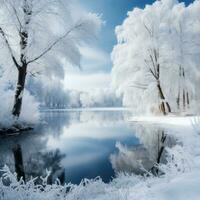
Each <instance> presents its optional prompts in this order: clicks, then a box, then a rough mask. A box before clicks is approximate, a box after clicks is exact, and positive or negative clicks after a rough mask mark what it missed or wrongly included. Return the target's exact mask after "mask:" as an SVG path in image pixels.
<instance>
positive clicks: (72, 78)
mask: <svg viewBox="0 0 200 200" xmlns="http://www.w3.org/2000/svg"><path fill="white" fill-rule="evenodd" d="M110 82H111V77H110V74H106V73H95V74H81V73H77V74H74V73H72V74H68V75H67V76H66V77H65V80H64V85H65V87H66V88H67V89H73V90H79V91H91V90H92V89H103V88H107V87H109V86H110Z"/></svg>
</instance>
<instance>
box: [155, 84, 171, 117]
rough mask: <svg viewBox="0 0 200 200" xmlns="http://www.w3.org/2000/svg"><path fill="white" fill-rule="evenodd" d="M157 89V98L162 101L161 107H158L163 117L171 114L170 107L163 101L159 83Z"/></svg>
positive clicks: (163, 97)
mask: <svg viewBox="0 0 200 200" xmlns="http://www.w3.org/2000/svg"><path fill="white" fill-rule="evenodd" d="M157 88H158V93H159V97H160V99H161V101H162V102H161V105H160V106H159V107H160V109H161V111H162V113H163V114H164V115H166V114H167V113H170V112H171V107H170V105H169V103H168V102H167V101H166V100H165V96H164V94H163V91H162V88H161V86H160V83H159V82H158V83H157Z"/></svg>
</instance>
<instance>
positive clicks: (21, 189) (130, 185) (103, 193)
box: [0, 117, 200, 200]
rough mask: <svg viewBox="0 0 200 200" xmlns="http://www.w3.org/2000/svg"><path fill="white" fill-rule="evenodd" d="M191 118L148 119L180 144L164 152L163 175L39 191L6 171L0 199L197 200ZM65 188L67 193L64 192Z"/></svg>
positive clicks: (197, 155) (197, 149)
mask: <svg viewBox="0 0 200 200" xmlns="http://www.w3.org/2000/svg"><path fill="white" fill-rule="evenodd" d="M144 119H145V118H143V119H142V118H140V120H139V118H138V120H137V121H140V122H142V121H145V120H144ZM146 119H147V118H146ZM165 119H166V121H165ZM193 119H198V118H195V117H193V118H192V117H160V118H159V117H155V118H148V123H149V122H151V123H152V122H155V121H156V123H158V122H159V123H160V124H159V125H161V124H162V126H165V127H168V128H169V131H168V133H169V134H171V135H174V136H175V137H176V138H177V139H178V140H179V141H180V143H178V144H177V145H176V146H174V147H173V148H171V149H168V158H167V160H168V163H167V165H160V168H161V169H162V171H163V172H165V175H163V176H161V177H154V176H152V175H150V176H149V177H141V176H136V175H128V174H127V175H124V174H119V176H118V177H117V178H115V179H114V180H113V181H112V182H111V183H109V184H105V183H103V182H102V181H101V180H100V179H96V180H91V181H89V180H85V181H83V182H82V183H81V184H80V185H71V184H69V185H65V186H60V185H45V183H44V185H45V187H44V186H43V189H42V190H41V187H42V186H35V185H34V184H33V181H30V182H28V183H27V184H25V185H20V184H19V183H18V182H17V181H16V180H15V178H14V176H13V175H12V174H11V173H10V172H8V169H6V170H5V171H7V174H5V175H7V177H9V178H10V179H11V182H12V184H11V186H10V187H8V186H4V185H3V184H2V182H1V181H0V199H2V200H8V199H9V200H12V199H17V200H18V199H19V200H29V199H30V200H35V199H37V200H44V199H49V200H51V199H52V200H53V199H60V200H64V199H66V200H72V199H73V200H75V199H81V200H93V199H94V200H108V199H109V200H116V199H119V200H129V199H130V200H188V199H189V200H198V199H200V198H199V197H200V190H199V184H200V145H199V144H200V135H199V134H198V128H199V127H200V126H199V124H197V123H196V124H195V123H193V125H192V126H191V125H190V121H191V120H193ZM146 121H147V120H146ZM172 122H173V123H172ZM196 122H197V120H196ZM171 124H173V127H171ZM194 127H195V129H194ZM174 128H175V129H174ZM44 181H45V180H44ZM69 187H70V188H71V189H70V192H68V193H66V190H67V191H68V189H69Z"/></svg>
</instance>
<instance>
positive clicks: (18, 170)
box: [12, 144, 25, 181]
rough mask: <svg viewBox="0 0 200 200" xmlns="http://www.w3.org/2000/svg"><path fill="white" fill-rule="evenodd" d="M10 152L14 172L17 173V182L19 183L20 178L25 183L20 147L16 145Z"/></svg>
mask: <svg viewBox="0 0 200 200" xmlns="http://www.w3.org/2000/svg"><path fill="white" fill-rule="evenodd" d="M12 150H13V155H14V159H15V171H16V173H17V180H18V181H19V180H20V179H21V178H23V180H24V181H25V172H24V165H23V158H22V149H21V146H20V145H19V144H17V145H16V146H15V147H14V148H13V149H12Z"/></svg>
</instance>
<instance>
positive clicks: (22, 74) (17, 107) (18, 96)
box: [12, 65, 27, 117]
mask: <svg viewBox="0 0 200 200" xmlns="http://www.w3.org/2000/svg"><path fill="white" fill-rule="evenodd" d="M26 69H27V66H26V65H24V66H23V67H20V68H19V70H18V80H17V86H16V91H15V100H14V106H13V110H12V114H13V115H14V116H15V117H19V115H20V113H21V107H22V98H23V92H24V86H25V80H26Z"/></svg>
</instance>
